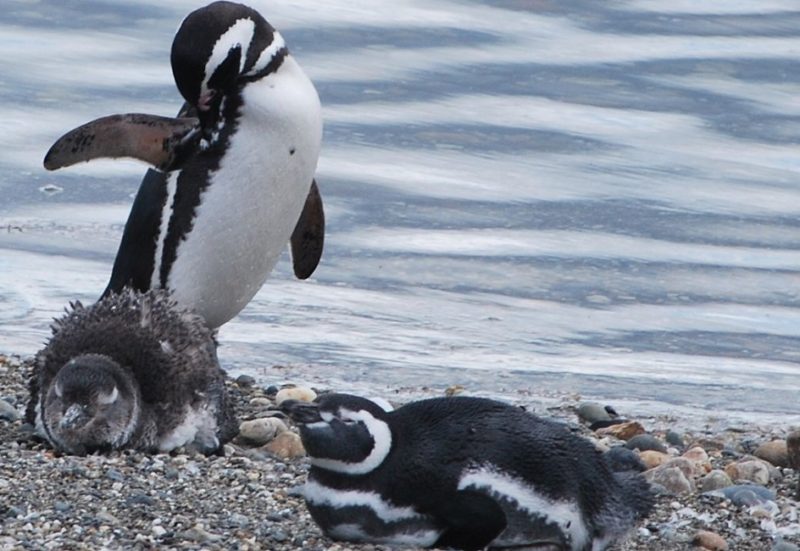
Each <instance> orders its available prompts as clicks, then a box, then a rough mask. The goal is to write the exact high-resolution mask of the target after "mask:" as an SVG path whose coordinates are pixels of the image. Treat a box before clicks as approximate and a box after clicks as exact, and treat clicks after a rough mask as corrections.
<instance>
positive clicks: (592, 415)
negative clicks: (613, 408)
mask: <svg viewBox="0 0 800 551" xmlns="http://www.w3.org/2000/svg"><path fill="white" fill-rule="evenodd" d="M578 417H580V418H581V419H583V420H584V421H586V422H587V423H588V424H590V425H591V424H592V423H596V422H598V421H609V420H611V416H610V415H609V414H608V411H606V408H605V407H603V406H602V405H600V404H598V403H597V402H581V403H580V404H579V405H578Z"/></svg>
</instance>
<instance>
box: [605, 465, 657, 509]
mask: <svg viewBox="0 0 800 551" xmlns="http://www.w3.org/2000/svg"><path fill="white" fill-rule="evenodd" d="M613 476H614V478H615V479H616V481H617V483H618V484H619V485H620V487H621V488H622V495H621V496H620V497H621V501H622V502H623V504H624V505H626V506H627V508H629V509H630V510H632V513H633V515H634V517H635V518H636V520H641V519H643V518H645V517H647V516H648V515H649V514H650V512H651V511H652V510H653V505H654V502H655V496H654V495H653V491H652V490H651V489H650V483H649V482H647V480H645V478H644V477H643V476H642V475H641V474H640V473H638V472H636V471H623V472H616V473H614V475H613Z"/></svg>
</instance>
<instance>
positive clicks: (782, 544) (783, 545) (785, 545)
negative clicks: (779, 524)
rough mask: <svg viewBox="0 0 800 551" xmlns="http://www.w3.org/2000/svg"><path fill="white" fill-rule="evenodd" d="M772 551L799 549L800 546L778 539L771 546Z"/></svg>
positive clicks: (799, 550) (793, 550) (798, 550)
mask: <svg viewBox="0 0 800 551" xmlns="http://www.w3.org/2000/svg"><path fill="white" fill-rule="evenodd" d="M772 551H800V547H798V546H796V545H795V544H793V543H791V542H788V541H779V542H777V543H776V544H775V545H774V546H773V547H772Z"/></svg>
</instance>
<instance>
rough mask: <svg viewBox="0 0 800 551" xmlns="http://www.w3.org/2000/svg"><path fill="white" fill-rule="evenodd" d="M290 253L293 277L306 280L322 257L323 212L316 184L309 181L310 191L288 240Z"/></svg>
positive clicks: (323, 236) (323, 238) (323, 240)
mask: <svg viewBox="0 0 800 551" xmlns="http://www.w3.org/2000/svg"><path fill="white" fill-rule="evenodd" d="M289 242H290V244H291V251H292V265H293V267H294V275H295V276H297V278H298V279H307V278H309V277H310V276H311V274H313V273H314V270H315V269H316V268H317V265H318V264H319V259H320V258H321V257H322V248H323V245H324V243H325V211H324V209H323V207H322V196H321V195H320V194H319V188H318V187H317V182H316V181H314V180H312V181H311V189H310V190H309V192H308V196H307V197H306V203H305V205H303V212H301V213H300V219H299V220H298V221H297V225H296V226H295V228H294V231H293V232H292V237H291V239H290V240H289Z"/></svg>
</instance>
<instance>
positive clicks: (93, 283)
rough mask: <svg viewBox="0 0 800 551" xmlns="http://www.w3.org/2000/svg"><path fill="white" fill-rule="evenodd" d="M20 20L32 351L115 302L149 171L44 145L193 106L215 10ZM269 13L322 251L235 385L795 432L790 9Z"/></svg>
mask: <svg viewBox="0 0 800 551" xmlns="http://www.w3.org/2000/svg"><path fill="white" fill-rule="evenodd" d="M7 4H8V7H6V8H4V10H3V14H2V15H0V75H2V76H0V129H2V132H0V192H1V193H2V196H3V200H2V201H0V249H1V250H2V252H0V324H2V330H0V350H2V351H4V352H7V353H17V354H23V355H27V354H31V353H33V352H35V351H36V349H37V348H38V347H39V346H41V344H42V342H43V341H44V340H45V339H46V337H47V334H48V324H49V320H50V319H51V318H52V316H54V315H57V314H58V313H59V312H60V311H61V310H62V309H63V307H64V306H65V305H66V304H67V302H68V301H70V300H74V299H81V300H84V301H91V300H93V299H95V298H96V297H97V296H98V295H99V293H100V292H101V291H102V289H103V288H104V286H105V283H106V280H107V278H108V276H109V274H110V269H111V263H112V261H113V257H114V253H115V251H116V247H117V244H118V241H119V238H120V236H121V231H122V227H123V224H124V222H125V219H126V217H127V212H128V209H129V208H130V203H131V198H132V195H133V194H134V193H135V191H136V189H137V186H138V183H139V179H140V177H141V174H142V173H143V171H144V168H143V167H142V166H141V165H139V164H137V163H134V162H108V161H104V162H97V163H93V164H89V165H84V166H80V167H74V168H71V169H68V170H64V171H61V172H56V173H46V172H45V171H44V170H43V168H41V159H42V157H43V154H44V152H45V151H46V149H47V148H48V147H49V145H50V144H51V143H52V141H53V140H54V139H55V138H57V137H58V136H59V135H61V134H62V133H63V132H64V131H66V130H67V129H69V128H72V127H73V126H75V125H77V124H80V123H82V122H85V121H88V120H90V119H92V118H95V117H98V116H102V115H106V114H110V113H116V112H134V111H139V112H149V113H156V114H162V115H172V114H174V112H175V111H176V109H177V107H178V105H179V104H180V100H179V97H178V94H177V91H176V90H175V88H174V85H173V83H172V77H171V72H170V68H169V55H168V52H169V47H170V43H171V40H172V34H173V33H174V31H175V28H176V27H177V25H178V22H179V21H180V19H181V18H182V17H183V15H185V13H188V11H190V9H192V8H194V7H196V6H197V5H199V3H196V2H188V1H179V2H171V3H170V7H169V8H165V7H160V5H161V4H163V3H161V2H151V1H149V0H139V1H137V2H128V3H126V6H120V5H119V4H118V3H116V2H111V1H102V0H96V1H94V2H88V3H86V2H84V3H81V7H80V8H78V7H77V5H76V4H74V3H63V2H60V1H56V0H51V1H36V0H8V1H7ZM251 4H252V5H253V6H255V7H257V8H258V9H259V10H260V11H261V12H262V13H263V14H264V15H265V16H266V17H267V18H268V19H269V20H270V21H271V22H272V23H273V25H275V26H276V27H277V28H278V29H279V30H280V31H281V32H282V34H283V35H284V37H285V38H286V40H287V42H288V43H289V45H290V48H291V50H292V52H293V53H294V54H295V56H296V57H297V58H298V60H299V61H300V63H301V64H302V66H303V67H304V68H305V69H306V71H307V72H308V73H309V75H310V76H311V77H312V79H313V80H314V81H315V83H316V85H317V87H318V89H319V92H320V95H321V98H322V101H323V105H324V116H325V124H326V129H325V138H324V140H325V141H324V151H323V154H322V158H321V160H320V165H319V175H318V181H319V182H320V185H321V189H322V193H323V196H324V199H325V202H326V208H327V214H328V235H327V241H326V252H325V256H324V258H323V263H322V264H321V266H320V267H319V269H318V270H317V272H316V273H315V276H314V278H313V279H312V280H311V281H307V282H298V281H296V280H293V279H292V278H291V277H290V269H289V266H288V262H287V261H285V260H284V261H282V262H281V264H280V265H279V267H278V269H277V270H276V272H275V273H274V274H273V277H272V278H271V279H270V280H269V281H268V283H267V284H266V285H265V286H264V288H263V289H262V290H261V292H260V293H259V294H258V295H257V297H256V299H255V300H254V301H253V302H252V303H251V304H250V305H249V306H248V308H247V309H245V311H244V312H243V313H242V314H241V315H240V316H239V317H238V318H237V319H235V320H234V321H233V322H231V323H230V324H228V325H226V326H225V327H223V328H222V330H221V332H220V341H221V342H222V348H221V351H220V356H221V359H222V361H223V363H224V364H225V366H226V367H227V368H228V369H230V370H231V371H232V372H234V373H240V372H247V373H252V374H255V375H257V376H258V375H260V374H263V366H269V365H273V364H287V365H291V366H298V369H300V370H301V372H303V371H304V372H307V373H314V374H315V375H316V376H317V377H320V378H322V379H327V380H330V381H337V384H339V385H342V384H343V385H347V384H354V385H359V386H366V387H372V388H378V389H381V388H386V387H395V386H414V385H427V386H432V387H437V386H440V387H444V386H446V385H449V384H454V383H462V384H465V385H466V386H467V387H468V388H469V389H470V390H472V391H475V392H487V393H497V392H503V391H504V390H508V389H520V388H521V389H530V390H531V391H533V392H554V393H559V392H563V393H570V392H579V393H582V394H584V395H589V396H594V397H597V398H602V399H612V400H617V401H632V402H636V403H638V404H640V406H641V405H642V404H646V406H641V407H651V408H652V409H653V410H654V411H673V410H677V409H680V408H690V409H691V408H695V409H697V408H700V409H707V410H709V411H714V412H718V411H727V412H734V411H738V412H740V414H741V412H744V414H743V415H744V417H748V416H749V417H750V418H753V419H755V420H767V419H769V420H772V419H775V418H776V414H789V416H788V417H784V419H786V420H787V421H789V422H794V423H800V417H798V413H800V412H799V411H798V407H797V400H796V398H795V397H796V393H797V391H798V388H799V387H800V373H798V362H799V361H800V296H799V295H798V290H800V271H799V270H800V178H798V174H800V149H798V147H797V142H798V138H800V60H798V52H800V30H798V29H800V8H798V6H797V3H796V2H795V1H794V0H784V1H781V0H749V1H747V0H740V1H724V2H723V1H708V2H702V3H701V2H690V1H688V0H687V1H675V0H638V1H633V0H632V1H622V0H621V1H616V2H606V3H598V2H594V1H592V0H584V1H579V0H574V1H564V0H559V1H548V0H497V1H492V0H487V1H483V2H481V1H474V2H466V1H461V2H448V1H446V0H425V1H422V0H419V1H413V0H408V1H401V2H388V1H383V0H369V1H368V2H367V1H360V2H359V1H355V2H347V3H343V4H345V5H341V6H338V7H332V6H331V5H330V3H329V2H322V1H314V0H309V1H305V0H302V1H300V2H294V1H293V2H288V1H285V0H282V1H276V2H272V1H271V2H257V1H253V2H251ZM598 4H602V5H598ZM732 414H733V413H732Z"/></svg>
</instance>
